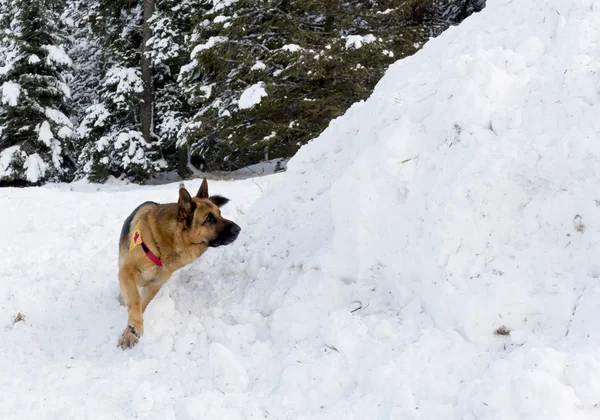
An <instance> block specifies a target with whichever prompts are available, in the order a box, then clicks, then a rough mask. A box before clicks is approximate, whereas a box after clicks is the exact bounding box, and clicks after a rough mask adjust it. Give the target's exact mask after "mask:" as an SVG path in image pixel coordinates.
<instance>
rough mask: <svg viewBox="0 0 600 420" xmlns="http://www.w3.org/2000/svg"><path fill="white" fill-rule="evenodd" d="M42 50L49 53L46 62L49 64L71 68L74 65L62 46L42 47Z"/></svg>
mask: <svg viewBox="0 0 600 420" xmlns="http://www.w3.org/2000/svg"><path fill="white" fill-rule="evenodd" d="M42 48H43V49H45V50H46V51H47V52H48V57H46V61H47V62H48V64H52V63H55V64H59V65H64V66H68V67H71V66H72V65H73V61H72V60H71V58H70V57H69V56H68V55H67V53H66V52H65V50H64V48H63V47H62V46H60V45H58V46H57V45H42Z"/></svg>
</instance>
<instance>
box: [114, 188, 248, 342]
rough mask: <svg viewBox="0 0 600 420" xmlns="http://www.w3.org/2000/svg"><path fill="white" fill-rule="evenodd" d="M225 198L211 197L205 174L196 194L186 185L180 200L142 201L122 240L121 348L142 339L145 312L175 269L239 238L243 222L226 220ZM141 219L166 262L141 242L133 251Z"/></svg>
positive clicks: (143, 229)
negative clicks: (124, 312)
mask: <svg viewBox="0 0 600 420" xmlns="http://www.w3.org/2000/svg"><path fill="white" fill-rule="evenodd" d="M223 201H224V202H226V201H227V200H226V199H223V198H222V197H218V196H216V197H209V196H208V183H207V181H206V178H204V180H203V182H202V186H201V187H200V190H199V191H198V194H197V195H196V197H190V195H189V193H188V192H187V190H185V189H184V188H182V189H180V191H179V201H178V203H170V204H156V203H144V204H143V205H141V206H140V207H138V208H137V209H136V210H135V211H134V213H132V214H131V216H130V217H129V218H128V219H127V220H126V221H125V224H124V226H123V233H122V235H121V240H120V243H119V284H120V287H121V297H122V300H123V302H124V304H125V305H126V306H127V313H128V321H127V327H126V328H125V331H124V332H123V335H122V336H121V339H120V340H119V346H121V347H122V348H123V349H125V348H127V347H133V346H134V345H135V344H136V343H137V342H138V340H139V338H140V337H141V336H142V334H143V332H144V320H143V317H142V314H143V312H144V311H145V310H146V307H147V306H148V304H149V303H150V301H151V300H152V299H153V298H154V296H156V294H157V293H158V291H159V290H160V288H161V287H162V286H163V285H164V284H165V283H166V282H167V281H168V280H169V279H170V278H171V276H172V274H173V273H174V272H175V271H177V270H179V269H180V268H182V267H184V266H186V265H188V264H190V263H191V262H193V261H195V260H197V259H198V258H199V257H200V256H201V255H202V254H203V253H204V252H206V250H207V249H208V248H209V245H210V246H219V245H220V244H223V245H226V244H228V243H231V242H233V240H235V238H236V237H237V234H238V233H239V226H237V225H236V224H235V223H233V222H232V221H230V220H227V219H224V218H223V217H222V216H221V210H220V209H219V207H218V206H217V205H215V202H216V203H217V204H220V205H222V204H224V202H223ZM209 213H210V214H211V216H209ZM139 221H141V225H140V230H141V236H142V240H143V242H144V243H145V245H146V246H147V247H148V248H149V249H150V251H152V252H153V253H154V255H156V256H157V257H158V258H160V260H161V262H162V266H158V265H156V264H155V263H154V262H153V261H152V260H151V259H150V258H148V256H147V255H146V253H145V252H144V250H143V248H142V246H136V247H135V248H133V249H132V250H131V252H130V251H129V243H130V241H131V235H132V233H133V232H132V231H133V229H134V227H135V226H136V224H137V223H138V222H139ZM138 288H141V295H140V292H139V290H138Z"/></svg>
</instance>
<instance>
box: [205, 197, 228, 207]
mask: <svg viewBox="0 0 600 420" xmlns="http://www.w3.org/2000/svg"><path fill="white" fill-rule="evenodd" d="M209 200H210V201H212V202H213V204H214V205H215V206H217V207H223V206H224V205H225V204H227V203H229V198H225V197H223V196H221V195H213V196H211V197H210V198H209Z"/></svg>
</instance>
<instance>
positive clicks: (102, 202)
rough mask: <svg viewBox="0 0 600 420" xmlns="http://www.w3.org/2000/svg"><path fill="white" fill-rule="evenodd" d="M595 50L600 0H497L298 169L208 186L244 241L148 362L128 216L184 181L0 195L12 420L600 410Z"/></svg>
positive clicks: (199, 274)
mask: <svg viewBox="0 0 600 420" xmlns="http://www.w3.org/2000/svg"><path fill="white" fill-rule="evenodd" d="M599 59H600V7H599V6H598V5H597V4H596V3H594V2H593V1H591V0H576V1H573V2H568V3H567V2H564V1H559V0H547V1H546V2H544V3H542V4H540V2H538V1H535V0H521V1H518V2H517V1H510V0H496V1H490V4H489V5H488V7H487V8H486V9H485V10H484V11H483V12H482V13H480V14H478V15H475V16H472V17H471V18H469V19H467V20H465V21H464V22H463V23H462V24H461V25H460V26H459V27H458V28H451V29H449V30H448V31H447V32H445V33H444V34H442V35H441V36H440V37H438V38H436V39H434V40H432V41H431V42H429V43H428V44H427V45H426V46H425V48H424V49H423V50H421V51H420V52H419V53H417V54H416V55H415V56H412V57H410V58H408V59H405V60H402V61H399V62H397V63H396V64H395V65H393V66H392V67H391V68H390V69H389V71H388V72H387V74H386V75H385V77H384V78H383V79H382V80H381V82H380V83H379V84H378V86H377V87H376V89H375V91H374V93H373V95H372V96H371V98H370V99H369V100H367V101H365V102H363V103H359V104H356V105H354V106H353V107H352V108H351V109H350V110H349V111H348V112H347V113H346V115H344V116H343V117H341V118H339V119H337V120H335V121H333V122H332V123H331V124H330V127H329V128H328V129H327V130H326V131H325V132H324V133H323V134H322V135H321V136H320V138H319V139H317V140H315V141H313V142H312V143H310V144H309V145H307V146H305V147H303V148H302V149H301V150H300V151H299V152H298V154H297V155H296V156H295V157H294V158H293V159H292V160H290V161H289V163H288V166H287V168H288V170H287V172H285V173H284V174H277V175H273V176H269V177H265V178H260V179H258V178H257V179H252V180H246V181H236V182H234V183H216V182H214V183H212V184H211V187H210V188H211V192H214V193H220V194H223V195H225V196H228V197H229V198H231V199H232V202H231V204H228V205H227V206H225V207H224V208H223V213H224V215H225V216H226V217H230V218H233V219H234V220H236V222H238V223H239V224H240V226H241V227H242V234H241V235H240V238H239V239H238V241H236V242H235V243H234V245H232V246H229V247H225V248H222V249H218V250H211V251H209V252H208V253H207V254H205V256H203V257H202V259H201V260H200V261H199V262H198V263H197V264H195V265H193V266H191V267H188V268H186V269H183V270H181V271H180V272H179V273H177V274H176V275H175V276H174V277H173V279H172V280H171V282H169V283H168V284H167V286H166V287H165V289H163V290H161V292H160V293H159V294H158V296H157V298H156V300H155V301H153V302H152V303H151V304H150V306H149V307H148V310H147V312H146V313H145V315H144V316H145V322H146V324H145V325H146V328H145V334H144V336H143V338H142V340H141V342H140V344H139V345H138V346H136V347H135V348H134V349H133V350H131V351H128V352H122V351H121V350H119V349H117V348H116V342H117V340H118V336H119V334H120V332H121V331H122V329H123V326H124V322H125V319H126V310H125V308H123V307H120V306H119V304H118V303H117V301H116V295H117V290H118V284H117V280H116V251H117V239H118V231H119V229H120V223H121V221H122V219H123V218H124V217H126V216H127V215H128V214H129V212H130V211H131V210H132V209H133V208H134V207H135V205H137V204H138V203H140V202H142V201H145V200H157V201H163V202H164V201H168V200H173V198H172V197H173V195H174V192H175V191H176V189H177V186H176V185H168V186H162V187H152V188H149V187H146V188H135V189H126V190H125V191H121V190H119V187H111V186H102V187H101V188H102V189H101V191H100V192H95V187H93V186H92V187H88V186H86V185H79V184H76V185H73V186H68V187H62V186H58V187H52V186H51V187H46V188H40V189H25V190H3V191H0V196H2V198H3V203H6V206H2V209H1V211H2V215H3V220H10V221H11V222H10V223H6V226H4V227H3V229H4V231H3V232H5V233H4V235H0V247H2V249H5V250H7V252H5V253H3V254H1V255H0V263H1V264H2V267H3V270H2V281H0V307H1V308H3V311H2V313H3V314H5V315H4V316H3V317H2V318H0V322H2V323H3V324H4V336H3V340H0V354H2V357H1V358H0V371H2V372H3V373H4V375H2V376H0V392H2V395H3V396H4V398H3V404H2V405H0V417H3V418H23V417H24V416H25V417H32V416H34V417H44V418H69V417H74V416H76V417H77V418H86V417H95V418H97V417H105V418H132V417H136V416H137V417H145V418H161V419H193V418H194V419H195V418H210V419H213V418H214V419H217V418H218V419H220V418H223V419H249V418H261V419H262V418H267V419H301V420H305V419H327V420H330V419H357V420H358V419H361V420H362V419H403V420H405V419H407V420H411V419H415V420H417V419H419V420H430V419H450V420H474V419H485V420H492V419H503V420H504V419H519V420H528V419H530V420H533V419H536V420H537V419H545V420H553V419H556V420H558V419H561V420H563V419H569V420H591V419H597V418H599V417H600V408H599V407H597V405H598V404H599V403H600V396H599V395H600V394H599V393H598V391H599V390H600V382H599V380H598V378H599V377H600V351H599V349H600V333H599V332H598V331H600V328H599V327H600V325H599V322H598V320H599V319H600V283H599V281H598V279H599V278H600V264H599V263H598V262H597V261H598V259H597V254H598V252H599V251H600V250H599V249H598V245H597V244H598V243H600V197H599V196H598V191H599V190H600V148H599V145H600V142H599V139H598V133H599V132H600V126H599V124H600V120H599V119H598V118H597V116H598V115H599V111H600V109H599V108H600V100H599V99H600V97H599V94H598V71H599V68H598V60H599ZM187 184H188V187H189V188H190V189H191V190H193V189H195V188H197V187H198V184H199V182H194V183H191V182H188V183H187ZM191 184H193V185H191ZM69 187H72V188H74V189H75V191H73V192H71V191H69V189H68V188H69ZM90 192H93V193H90ZM258 194H262V195H261V197H260V198H259V199H258V200H257V201H256V202H254V204H253V205H252V206H250V207H249V205H250V203H251V202H252V201H253V200H254V199H255V198H256V196H257V195H258ZM50 202H51V203H53V204H52V206H48V203H50ZM74 210H76V211H75V212H74ZM42 213H43V214H44V215H46V216H47V217H40V216H39V215H40V214H42ZM13 221H14V223H13ZM57 250H59V252H58V251H57ZM18 311H22V312H23V314H24V315H25V320H24V321H18V320H17V319H13V316H14V315H16V314H17V312H18ZM48 384H52V386H51V387H49V386H48ZM75 413H76V414H75Z"/></svg>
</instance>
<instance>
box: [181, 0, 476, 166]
mask: <svg viewBox="0 0 600 420" xmlns="http://www.w3.org/2000/svg"><path fill="white" fill-rule="evenodd" d="M475 1H479V0H475ZM470 2H473V0H453V1H450V2H446V3H445V4H444V5H443V6H444V7H442V6H440V5H441V3H443V2H439V1H435V0H408V1H406V0H383V1H373V0H362V1H360V0H359V1H353V2H342V1H340V0H261V1H258V0H239V1H237V2H221V1H216V2H213V1H209V2H207V4H208V5H209V6H211V7H210V8H208V10H207V11H206V13H205V14H204V19H203V20H202V21H200V22H199V23H198V24H197V25H196V27H195V29H194V32H193V34H192V37H191V39H190V41H191V42H192V45H193V49H192V50H191V53H190V61H189V63H188V64H186V66H185V67H184V68H183V70H182V72H181V75H180V82H181V86H182V89H183V91H184V92H185V93H186V94H187V95H188V101H189V104H190V106H191V107H192V108H193V110H194V116H193V118H192V120H191V121H190V123H189V124H188V125H187V127H186V130H185V135H186V139H187V141H188V142H189V145H190V148H191V152H192V154H194V155H199V156H200V157H201V161H202V162H203V163H204V164H205V166H204V168H205V169H208V170H233V169H237V168H239V167H242V166H245V165H249V164H253V163H257V162H260V161H262V160H266V159H272V158H279V157H290V156H292V155H293V154H294V153H295V151H296V150H297V149H298V148H299V147H300V146H301V145H302V144H305V143H306V142H308V141H309V140H310V139H312V138H314V137H316V136H318V134H319V133H320V132H321V131H322V130H323V129H325V128H326V127H327V125H328V124H329V122H330V121H331V120H332V119H333V118H336V117H338V116H339V115H341V114H343V113H344V112H345V111H346V109H347V108H348V107H349V106H350V105H351V104H353V103H355V102H357V101H359V100H361V99H365V98H367V97H368V96H369V95H370V93H371V91H372V89H373V87H374V86H375V84H376V83H377V82H378V81H379V79H380V78H381V76H382V75H383V73H384V71H385V70H386V68H387V66H388V65H389V64H391V63H393V62H394V61H396V60H398V59H400V58H402V57H406V56H408V55H411V54H413V53H415V52H416V51H417V50H418V49H419V48H420V47H421V46H422V45H423V44H424V43H425V42H426V41H427V40H428V39H429V37H430V35H431V34H437V29H436V30H434V28H433V27H429V26H428V25H432V26H433V25H434V23H435V25H438V26H439V25H440V23H439V22H440V21H441V20H444V22H446V23H447V25H450V24H455V23H458V22H459V20H461V19H463V18H464V17H466V15H465V14H460V13H455V9H453V8H451V7H449V6H448V4H450V3H451V4H452V5H459V3H460V5H462V4H466V3H470ZM430 4H431V5H430ZM430 6H431V7H430ZM459 9H460V10H463V9H461V8H460V7H459ZM422 10H426V11H427V13H428V14H424V13H422V12H421V11H422ZM474 10H475V8H471V9H469V12H472V11H474ZM450 12H452V13H450ZM419 13H420V14H421V15H423V16H425V15H426V16H430V14H431V16H433V17H434V18H435V19H429V20H427V19H423V17H422V16H421V19H422V22H420V23H418V22H416V21H415V18H416V17H418V15H419ZM419 16H420V15H419ZM425 21H427V23H423V22H425ZM436 27H437V26H436Z"/></svg>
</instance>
